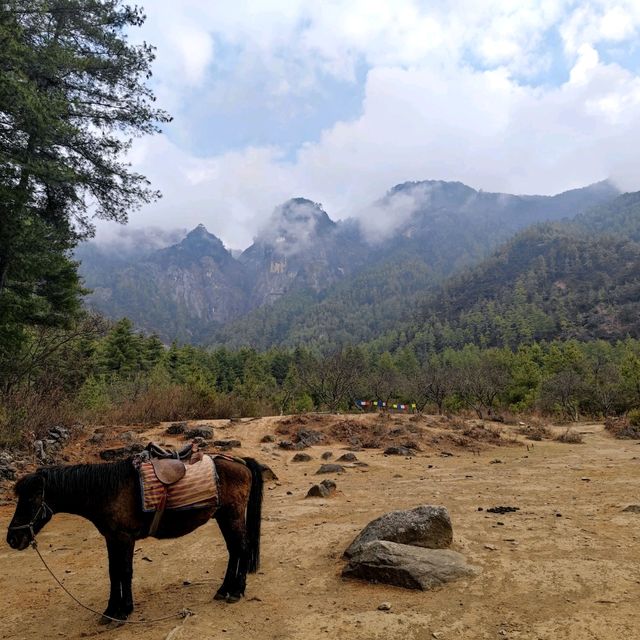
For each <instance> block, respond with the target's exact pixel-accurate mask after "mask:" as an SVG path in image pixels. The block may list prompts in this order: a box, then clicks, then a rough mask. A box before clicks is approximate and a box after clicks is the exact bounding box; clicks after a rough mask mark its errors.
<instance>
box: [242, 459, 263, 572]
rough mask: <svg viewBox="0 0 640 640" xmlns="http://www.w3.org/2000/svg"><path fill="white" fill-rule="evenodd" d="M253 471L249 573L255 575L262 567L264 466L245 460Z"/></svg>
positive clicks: (249, 513) (250, 505)
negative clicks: (261, 525)
mask: <svg viewBox="0 0 640 640" xmlns="http://www.w3.org/2000/svg"><path fill="white" fill-rule="evenodd" d="M244 462H245V464H246V465H247V467H248V469H249V471H251V490H250V491H249V503H248V504H247V518H246V531H247V553H248V555H249V564H248V571H249V573H255V572H256V571H257V570H258V567H259V565H260V523H261V521H262V489H263V480H262V465H261V464H260V463H259V462H257V461H256V460H254V459H253V458H244Z"/></svg>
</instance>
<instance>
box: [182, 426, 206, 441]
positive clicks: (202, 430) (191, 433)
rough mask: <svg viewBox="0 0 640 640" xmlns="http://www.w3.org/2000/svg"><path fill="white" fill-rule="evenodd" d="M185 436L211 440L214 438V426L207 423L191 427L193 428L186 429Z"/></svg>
mask: <svg viewBox="0 0 640 640" xmlns="http://www.w3.org/2000/svg"><path fill="white" fill-rule="evenodd" d="M184 436H185V438H197V437H200V438H205V440H210V439H211V438H213V427H209V426H207V425H201V426H199V427H191V429H186V430H185V432H184Z"/></svg>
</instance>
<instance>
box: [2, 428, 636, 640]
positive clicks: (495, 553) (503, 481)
mask: <svg viewBox="0 0 640 640" xmlns="http://www.w3.org/2000/svg"><path fill="white" fill-rule="evenodd" d="M279 421H280V419H278V418H263V419H260V420H254V421H250V422H248V421H241V422H233V423H228V422H225V421H220V422H219V423H214V425H216V426H219V427H220V429H219V430H218V431H217V433H216V437H229V438H238V439H240V440H241V441H242V445H243V446H242V449H241V450H239V452H241V453H242V454H246V455H253V456H254V457H256V458H258V459H259V460H260V461H262V462H264V463H266V464H268V465H270V466H271V467H272V469H273V470H274V472H275V473H276V474H277V476H278V481H277V482H276V481H269V482H267V483H266V486H265V501H264V512H263V513H264V522H263V545H262V567H261V570H260V572H259V574H257V575H253V576H249V579H248V588H247V594H246V598H245V599H244V600H243V601H241V602H239V603H238V604H234V605H229V604H226V603H224V602H217V601H213V600H212V596H213V594H214V592H215V590H216V589H217V587H218V586H219V584H220V582H221V580H222V576H223V573H224V569H225V567H226V551H225V548H224V544H223V542H222V537H221V535H220V532H219V531H218V529H217V525H216V524H215V523H214V522H211V523H209V524H207V525H205V526H204V527H202V528H200V529H198V530H197V531H196V532H194V533H192V534H191V535H189V536H186V537H184V538H180V539H177V540H173V541H156V540H151V539H150V540H143V541H141V542H140V543H139V544H138V546H137V547H136V554H135V563H134V597H135V599H136V609H135V611H134V613H133V615H132V619H140V618H146V619H150V618H154V617H158V616H162V615H165V614H167V613H170V612H172V611H174V610H176V611H177V610H179V609H182V608H183V607H187V608H189V609H190V610H191V611H193V613H194V615H193V616H190V617H189V618H187V619H185V620H184V621H181V620H178V619H176V620H169V621H166V622H159V623H154V624H149V625H125V626H120V627H114V626H112V625H110V626H107V627H104V626H99V625H98V624H97V622H98V618H97V616H95V615H94V614H91V613H89V612H87V611H85V610H83V609H80V608H79V607H78V606H77V605H75V604H74V603H73V602H72V601H71V600H70V599H69V598H68V596H66V595H65V594H64V593H63V592H62V591H61V590H60V588H59V587H58V586H57V585H56V584H55V583H54V582H53V580H52V578H51V577H50V576H49V574H47V573H46V571H45V569H44V567H43V566H42V564H41V563H40V561H39V559H38V557H37V555H36V554H35V552H34V551H32V550H30V549H28V550H25V551H23V552H17V551H14V550H12V549H10V548H9V547H8V545H7V544H6V543H4V544H2V545H1V547H0V583H1V585H2V587H1V593H2V598H1V599H0V638H21V639H22V638H24V639H25V640H26V639H33V640H35V639H38V640H40V639H43V638H46V639H49V638H93V637H103V638H117V639H120V638H122V639H123V640H126V639H133V638H135V639H136V640H143V639H161V640H165V639H166V640H184V639H186V638H207V639H208V638H228V639H230V640H231V639H243V640H244V639H245V638H263V639H265V640H267V639H274V640H275V639H282V640H284V639H285V638H286V639H287V640H289V639H291V640H310V639H312V638H313V639H315V638H349V639H350V640H357V639H367V640H368V639H375V638H379V639H385V640H388V639H389V640H390V639H395V638H402V639H403V640H412V639H416V640H422V639H428V638H440V639H442V640H448V639H453V638H465V639H466V638H469V639H475V638H478V639H479V638H483V639H484V638H513V639H516V638H517V639H525V638H526V639H541V640H542V639H544V640H561V639H572V640H586V639H596V638H597V639H599V640H604V639H614V638H615V639H616V640H618V639H620V638H624V639H625V640H632V639H634V638H640V615H639V614H638V611H639V609H640V526H639V525H640V514H638V513H623V512H622V509H623V508H624V507H625V506H627V505H629V504H633V503H640V446H638V445H639V444H640V443H637V442H635V441H618V440H614V439H612V438H611V437H610V436H609V435H607V434H606V433H605V432H604V431H603V428H602V426H601V425H599V424H581V425H579V426H578V427H576V429H577V430H578V431H580V432H583V433H584V441H585V442H584V444H581V445H580V444H576V445H570V444H563V443H558V442H553V441H549V440H545V441H542V442H535V443H532V442H528V443H527V441H525V440H524V439H522V438H521V437H519V438H518V443H517V444H513V443H512V444H511V445H510V446H500V447H496V446H492V445H485V446H483V447H482V448H481V449H480V450H479V451H474V450H472V449H471V448H468V447H466V448H465V447H459V448H451V447H447V449H446V451H447V453H452V454H453V455H444V456H443V455H442V449H441V448H439V447H438V446H437V445H432V446H428V447H422V451H421V452H419V453H417V455H415V456H414V457H411V458H409V459H406V458H404V457H398V456H388V457H385V456H383V454H382V451H381V450H380V449H365V450H363V451H359V452H357V454H356V455H357V456H358V459H359V460H361V461H363V462H366V463H368V464H369V466H368V467H352V468H348V469H347V471H346V473H344V474H342V475H339V476H319V477H318V476H315V475H314V474H315V471H316V470H317V469H318V467H319V464H320V454H321V453H322V452H324V451H327V450H331V451H333V452H334V458H336V457H338V455H340V454H341V453H342V451H341V449H342V448H344V447H345V445H344V444H336V443H334V444H331V445H327V444H320V445H318V446H314V447H311V448H309V449H306V450H305V452H306V453H309V454H310V455H311V456H312V457H313V460H312V461H310V462H303V463H292V462H291V458H292V457H293V455H294V453H295V452H290V451H283V450H281V449H279V448H278V447H277V444H275V443H274V444H260V439H261V438H262V436H263V435H265V434H267V433H271V434H273V433H275V428H276V426H277V423H278V422H279ZM163 428H164V427H162V428H160V427H159V428H156V429H155V430H151V431H149V432H147V433H145V436H147V437H153V436H154V435H155V436H156V439H161V440H164V441H167V440H166V438H164V437H160V438H158V437H157V436H158V434H161V433H162V429H163ZM504 429H505V431H506V432H509V431H513V429H514V428H513V427H504ZM276 437H277V439H280V438H281V436H276ZM525 443H526V444H525ZM527 445H528V446H527ZM79 447H80V444H79V443H75V444H72V445H70V451H69V456H70V459H71V460H77V459H79V457H81V454H80V448H79ZM498 461H499V462H498ZM323 477H331V478H333V479H335V480H336V482H337V484H338V489H339V493H338V495H337V496H335V497H333V498H331V499H326V500H325V499H318V498H315V499H305V494H306V492H307V490H308V488H309V486H310V485H311V484H314V483H315V482H316V481H317V480H320V479H322V478H323ZM420 504H432V505H444V506H446V507H447V509H448V510H449V512H450V514H451V519H452V522H453V527H454V543H453V547H452V548H453V549H455V550H457V551H459V552H461V553H463V554H464V555H465V556H466V557H467V558H468V560H469V561H470V562H471V563H472V564H474V565H476V566H478V567H480V568H481V573H480V574H479V575H478V576H477V577H474V578H472V579H469V580H463V581H460V582H455V583H451V584H449V585H447V586H445V587H443V588H441V589H438V590H434V591H428V592H419V591H407V590H402V589H397V588H391V587H386V586H382V585H374V584H366V583H361V582H356V581H346V580H343V579H342V578H341V577H340V572H341V570H342V567H343V565H344V561H343V560H342V559H341V555H342V552H343V550H344V549H345V548H346V547H347V545H348V544H349V543H350V542H351V540H352V539H353V537H354V536H355V535H356V534H357V533H358V532H359V531H360V529H361V528H362V527H363V526H364V525H365V524H367V522H369V521H370V520H372V519H373V518H374V517H377V516H379V515H381V514H383V513H385V512H387V511H390V510H392V509H403V508H409V507H414V506H417V505H420ZM496 505H507V506H516V507H519V511H517V512H516V513H507V514H505V515H493V514H490V513H487V512H486V509H487V508H488V507H492V506H496ZM479 507H482V508H483V511H479V510H478V509H479ZM12 511H13V507H12V505H10V504H6V505H5V506H2V507H1V508H0V526H1V527H2V530H3V531H5V530H6V526H7V524H8V522H9V519H10V517H11V515H12ZM39 545H40V549H41V551H42V553H43V555H44V556H45V558H46V560H47V562H48V563H49V564H50V565H51V567H52V568H53V570H54V571H55V572H56V573H57V574H58V575H59V576H60V577H61V578H62V579H63V581H64V584H65V585H66V586H67V587H68V588H69V589H70V590H71V591H72V592H73V593H75V594H76V595H77V596H79V597H80V598H81V599H82V600H83V601H84V602H86V603H87V604H89V605H90V606H92V607H94V608H96V609H98V610H100V611H102V610H103V609H104V607H105V606H106V600H107V594H108V578H107V568H106V550H105V548H104V544H103V540H102V538H101V537H100V536H99V534H97V532H96V531H94V530H93V529H92V527H91V525H90V524H89V523H88V522H87V521H84V520H82V519H80V518H77V517H73V516H67V515H62V514H60V515H56V516H55V517H54V519H53V521H52V522H51V523H49V525H48V526H47V527H46V528H45V529H44V530H43V531H42V532H41V533H40V535H39ZM381 602H388V603H390V604H391V610H390V611H379V610H378V609H377V607H378V605H379V604H380V603H381Z"/></svg>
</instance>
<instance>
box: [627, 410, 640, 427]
mask: <svg viewBox="0 0 640 640" xmlns="http://www.w3.org/2000/svg"><path fill="white" fill-rule="evenodd" d="M627 419H628V420H629V424H630V425H631V426H632V427H640V409H631V410H630V411H629V412H628V413H627Z"/></svg>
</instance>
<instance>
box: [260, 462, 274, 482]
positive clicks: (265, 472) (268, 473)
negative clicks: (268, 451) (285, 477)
mask: <svg viewBox="0 0 640 640" xmlns="http://www.w3.org/2000/svg"><path fill="white" fill-rule="evenodd" d="M260 468H261V470H262V479H263V480H277V479H278V476H277V475H276V474H275V473H274V471H273V469H272V468H271V467H268V466H267V465H266V464H261V465H260Z"/></svg>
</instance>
